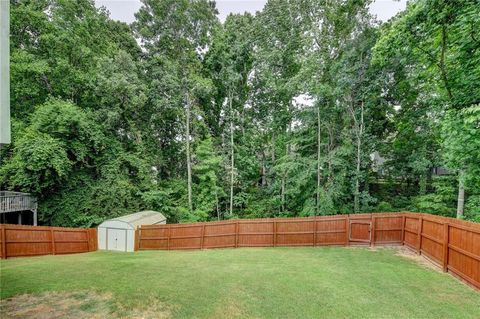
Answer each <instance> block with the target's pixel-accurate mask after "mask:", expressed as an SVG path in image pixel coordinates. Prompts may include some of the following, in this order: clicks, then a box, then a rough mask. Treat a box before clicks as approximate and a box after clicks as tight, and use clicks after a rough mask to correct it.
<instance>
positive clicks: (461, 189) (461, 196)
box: [457, 170, 465, 218]
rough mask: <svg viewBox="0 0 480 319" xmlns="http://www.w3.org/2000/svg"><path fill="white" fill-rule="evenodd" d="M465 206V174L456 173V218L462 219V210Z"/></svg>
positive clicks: (461, 171) (462, 172)
mask: <svg viewBox="0 0 480 319" xmlns="http://www.w3.org/2000/svg"><path fill="white" fill-rule="evenodd" d="M464 204H465V172H464V171H463V170H460V171H459V172H458V200H457V218H463V208H464Z"/></svg>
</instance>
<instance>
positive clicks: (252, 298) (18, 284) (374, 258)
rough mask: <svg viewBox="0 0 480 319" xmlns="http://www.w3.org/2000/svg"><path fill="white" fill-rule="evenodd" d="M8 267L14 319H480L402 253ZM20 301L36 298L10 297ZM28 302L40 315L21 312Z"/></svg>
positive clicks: (106, 259) (141, 257) (253, 253)
mask: <svg viewBox="0 0 480 319" xmlns="http://www.w3.org/2000/svg"><path fill="white" fill-rule="evenodd" d="M0 266H1V274H0V280H1V298H2V303H1V304H2V306H1V310H2V312H3V314H4V315H5V314H6V315H10V316H14V315H15V311H17V315H18V316H20V317H23V316H27V315H26V314H28V311H30V312H32V311H33V312H34V313H36V312H37V313H38V311H42V309H43V311H51V310H52V309H54V308H60V307H64V308H65V309H63V311H64V313H63V314H62V315H59V317H62V316H65V315H70V316H72V314H75V313H76V311H83V312H81V314H83V315H85V313H87V314H90V315H91V314H94V313H96V314H97V315H99V317H101V316H103V315H102V314H106V313H108V314H109V316H112V317H114V316H128V317H130V316H134V315H138V316H140V317H149V316H150V317H152V318H154V317H164V318H169V317H171V318H231V317H239V318H248V317H250V318H462V319H465V318H479V317H480V292H478V291H476V290H474V289H472V288H470V287H468V286H466V285H464V284H462V283H460V282H459V281H457V280H456V279H454V278H452V277H451V276H450V275H447V274H444V273H441V272H438V271H435V270H432V269H430V268H428V267H425V266H422V265H419V264H418V263H416V262H415V261H413V260H411V259H408V258H405V257H399V256H398V255H397V250H395V249H379V250H370V249H364V248H258V249H253V248H250V249H217V250H205V251H142V252H137V253H113V252H94V253H86V254H78V255H69V256H43V257H34V258H17V259H8V260H4V261H1V264H0ZM20 294H30V295H29V296H23V297H16V298H13V299H11V298H10V297H12V296H17V295H20ZM62 300H63V301H64V303H66V304H68V307H67V306H65V305H62V306H59V305H58V302H61V301H62ZM72 300H73V301H72ZM29 302H30V303H31V304H33V305H34V306H35V305H36V307H37V308H35V307H34V306H30V307H33V308H30V309H26V310H25V312H24V313H22V312H21V311H22V309H21V308H22V306H24V307H27V306H26V305H25V304H26V303H29ZM45 303H48V304H49V305H50V306H49V307H50V308H48V307H47V306H45ZM42 306H43V308H42ZM27 308H28V307H27ZM67 308H68V309H67ZM76 308H78V309H76ZM12 309H13V310H15V311H13V310H12ZM19 309H20V310H19ZM39 309H40V310H39ZM45 309H47V310H45ZM48 309H50V310H48ZM12 311H13V312H12ZM12 313H13V315H12ZM52 316H53V315H52ZM7 317H8V316H7Z"/></svg>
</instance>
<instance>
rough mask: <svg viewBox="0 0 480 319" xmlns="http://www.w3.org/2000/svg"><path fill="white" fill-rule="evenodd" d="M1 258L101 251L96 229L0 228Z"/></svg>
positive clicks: (7, 226) (16, 226)
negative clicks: (98, 249) (98, 247)
mask: <svg viewBox="0 0 480 319" xmlns="http://www.w3.org/2000/svg"><path fill="white" fill-rule="evenodd" d="M0 246H1V249H0V258H8V257H21V256H38V255H56V254H74V253H83V252H88V251H95V250H97V230H96V229H95V228H91V229H87V228H62V227H45V226H22V225H8V224H5V225H0Z"/></svg>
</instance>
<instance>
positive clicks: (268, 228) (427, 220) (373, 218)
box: [135, 213, 480, 288]
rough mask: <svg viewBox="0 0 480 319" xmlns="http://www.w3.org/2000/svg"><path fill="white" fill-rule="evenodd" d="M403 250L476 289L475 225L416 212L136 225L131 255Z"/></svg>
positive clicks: (478, 236) (479, 267)
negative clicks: (139, 252)
mask: <svg viewBox="0 0 480 319" xmlns="http://www.w3.org/2000/svg"><path fill="white" fill-rule="evenodd" d="M386 244H393V245H395V244H397V245H405V246H407V247H410V248H411V249H414V250H415V251H416V252H418V253H419V254H424V255H425V256H426V257H428V258H429V259H431V260H432V261H434V262H436V263H438V264H439V265H440V266H442V267H443V269H444V271H449V272H451V273H453V274H455V275H457V276H458V277H460V278H462V279H464V280H466V281H467V282H469V283H470V284H472V285H474V286H476V287H478V288H480V224H475V223H471V222H466V221H461V220H457V219H453V218H447V217H440V216H433V215H429V214H420V213H374V214H355V215H336V216H317V217H306V218H273V219H269V218H266V219H243V220H242V219H240V220H229V221H220V222H207V223H194V224H167V225H151V226H141V227H140V228H138V229H137V230H136V233H135V250H149V249H167V250H173V249H204V248H227V247H232V248H236V247H280V246H327V245H338V246H348V245H386Z"/></svg>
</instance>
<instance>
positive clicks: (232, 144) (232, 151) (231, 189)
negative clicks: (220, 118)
mask: <svg viewBox="0 0 480 319" xmlns="http://www.w3.org/2000/svg"><path fill="white" fill-rule="evenodd" d="M229 100H230V154H231V158H230V217H231V216H232V215H233V181H234V165H235V150H234V146H235V145H234V141H233V110H232V93H230V94H229Z"/></svg>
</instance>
